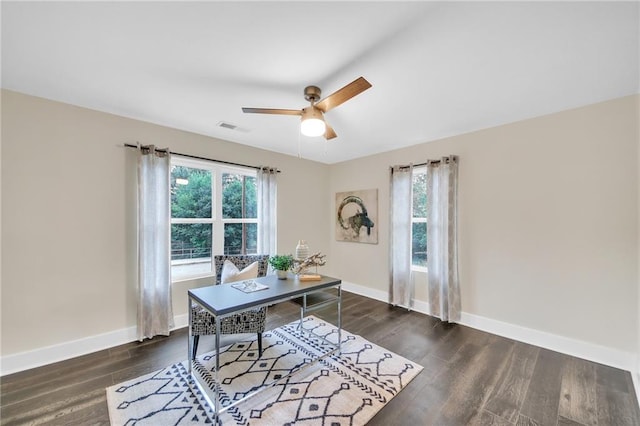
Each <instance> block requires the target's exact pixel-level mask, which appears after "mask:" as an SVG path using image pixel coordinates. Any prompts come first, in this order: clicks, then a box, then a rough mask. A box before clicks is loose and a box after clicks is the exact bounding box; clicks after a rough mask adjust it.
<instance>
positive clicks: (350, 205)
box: [335, 189, 378, 244]
mask: <svg viewBox="0 0 640 426" xmlns="http://www.w3.org/2000/svg"><path fill="white" fill-rule="evenodd" d="M377 221H378V190H377V189H365V190H361V191H349V192H338V193H336V224H335V227H336V240H337V241H351V242H354V243H368V244H378V228H377V227H376V222H377Z"/></svg>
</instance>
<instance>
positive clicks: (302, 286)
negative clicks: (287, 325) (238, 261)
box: [189, 275, 342, 315]
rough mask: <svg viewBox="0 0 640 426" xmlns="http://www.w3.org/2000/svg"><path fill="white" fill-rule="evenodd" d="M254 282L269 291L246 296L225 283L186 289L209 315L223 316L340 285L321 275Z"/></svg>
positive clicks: (274, 277) (271, 277)
mask: <svg viewBox="0 0 640 426" xmlns="http://www.w3.org/2000/svg"><path fill="white" fill-rule="evenodd" d="M255 281H257V282H259V283H260V284H264V285H266V286H268V287H269V288H267V289H264V290H259V291H254V292H252V293H245V292H243V291H242V290H238V289H237V288H233V287H232V286H231V285H229V283H227V284H221V285H213V286H208V287H200V288H196V289H192V290H189V296H190V297H191V298H192V299H193V300H195V301H196V302H198V303H199V304H201V305H202V306H204V307H205V308H207V309H208V310H209V311H210V312H211V313H212V314H214V315H226V314H230V313H233V312H239V311H244V310H246V309H251V308H255V307H258V306H262V305H265V304H269V303H271V302H276V301H282V300H283V299H288V298H294V297H297V296H301V295H303V294H304V293H309V292H311V291H316V290H322V289H324V288H329V287H335V286H337V285H339V284H341V283H342V280H340V279H338V278H332V277H327V276H324V275H323V276H322V279H321V280H320V281H299V280H298V279H297V278H296V277H295V276H293V275H289V278H288V279H286V280H279V279H278V278H277V277H276V276H275V275H267V276H266V277H260V278H256V279H255Z"/></svg>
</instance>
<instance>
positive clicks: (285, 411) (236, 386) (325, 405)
mask: <svg viewBox="0 0 640 426" xmlns="http://www.w3.org/2000/svg"><path fill="white" fill-rule="evenodd" d="M304 330H305V331H304V332H301V331H300V329H299V321H294V322H292V323H290V324H287V325H285V326H282V327H278V328H276V329H274V330H271V331H268V332H265V333H263V337H262V339H263V354H262V356H261V357H258V350H257V342H256V341H255V340H246V341H241V342H236V343H234V344H231V345H229V346H227V347H225V348H222V349H221V350H220V371H219V376H218V378H219V382H220V387H219V391H220V395H221V397H220V401H221V405H222V406H223V407H228V406H229V405H231V404H232V403H233V402H234V401H237V400H239V399H241V398H242V397H243V396H245V395H246V394H247V393H251V392H253V391H255V390H256V389H258V388H260V387H263V386H264V384H265V383H271V382H274V381H275V382H276V383H275V384H273V385H271V386H269V387H266V388H265V389H264V390H261V391H260V392H259V393H258V394H256V395H253V396H251V397H250V398H248V399H247V400H245V401H242V402H240V403H239V404H236V405H234V406H233V407H231V408H228V409H227V411H224V412H223V413H222V414H220V416H219V418H218V419H217V421H216V419H215V416H214V414H213V411H212V410H211V408H210V407H209V406H208V404H207V403H206V400H205V398H204V396H203V395H202V394H201V392H200V391H199V389H198V388H197V387H196V386H194V384H193V379H192V378H191V377H190V375H189V374H188V364H187V362H186V361H183V362H180V363H177V364H174V365H171V366H169V367H166V368H163V369H161V370H158V371H156V372H153V373H150V374H146V375H144V376H141V377H138V378H136V379H132V380H129V381H126V382H123V383H120V384H117V385H115V386H111V387H109V388H107V390H106V392H107V403H108V407H109V417H110V420H111V424H112V425H114V426H116V425H154V426H156V425H162V426H164V425H200V424H209V425H212V424H218V425H224V426H226V425H268V426H272V425H305V426H307V425H309V426H310V425H322V426H325V425H326V426H338V425H364V424H366V423H367V422H368V421H369V420H370V419H371V418H372V417H373V416H374V415H375V414H376V413H377V412H378V411H379V410H380V409H381V408H382V407H384V405H385V404H387V403H388V402H389V401H390V400H391V399H392V398H393V397H394V396H396V395H397V394H398V392H400V391H401V390H402V389H403V388H404V387H405V386H406V385H407V384H408V383H409V382H410V381H411V380H412V379H413V378H414V377H416V376H417V375H418V373H420V371H422V367H421V366H419V365H418V364H416V363H414V362H412V361H409V360H407V359H406V358H403V357H401V356H399V355H397V354H395V353H393V352H391V351H388V350H386V349H384V348H382V347H380V346H377V345H375V344H373V343H371V342H369V341H367V340H365V339H363V338H362V337H360V336H357V335H355V334H351V333H349V332H347V331H345V330H342V338H341V340H342V349H341V351H340V353H338V352H335V353H334V354H332V355H329V356H327V357H325V358H323V359H322V360H320V361H317V362H315V363H311V364H309V365H308V366H306V367H304V368H302V369H299V368H300V367H301V366H302V365H307V364H308V362H309V360H310V359H312V358H316V357H318V356H319V355H322V354H326V353H327V352H328V351H329V350H330V349H331V348H332V347H331V345H330V344H328V343H326V342H325V341H323V340H322V339H319V338H317V337H315V336H314V335H312V334H310V333H309V331H312V332H313V333H314V334H315V335H319V336H323V337H324V338H325V339H326V340H328V341H329V342H331V343H333V344H335V343H337V339H338V333H337V328H336V327H335V326H333V325H332V324H329V323H326V322H324V321H322V320H320V319H318V318H317V317H314V316H309V317H307V318H305V321H304ZM214 363H215V356H214V355H213V353H211V352H210V353H206V354H203V355H200V356H198V357H197V359H196V360H195V361H194V366H193V368H194V369H195V370H197V371H198V372H199V373H200V374H201V375H202V376H203V377H205V378H207V377H208V376H209V377H210V375H211V374H213V373H211V372H212V370H213V367H214V365H215V364H214ZM294 369H299V370H298V371H296V372H295V373H293V374H292V375H291V376H290V377H287V378H284V379H281V378H282V377H284V376H286V375H288V374H289V373H290V372H291V371H292V370H294ZM207 382H209V383H213V380H207ZM209 386H211V384H210V385H209Z"/></svg>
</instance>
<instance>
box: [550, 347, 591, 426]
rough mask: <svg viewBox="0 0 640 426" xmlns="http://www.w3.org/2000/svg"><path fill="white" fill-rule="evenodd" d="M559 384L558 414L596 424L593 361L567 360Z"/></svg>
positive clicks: (569, 418)
mask: <svg viewBox="0 0 640 426" xmlns="http://www.w3.org/2000/svg"><path fill="white" fill-rule="evenodd" d="M561 386H562V392H561V395H560V406H559V407H558V416H560V417H563V418H564V419H566V420H571V421H574V422H576V423H578V424H582V425H585V426H595V425H597V424H598V418H597V414H596V411H597V407H596V369H595V365H594V363H592V362H588V361H585V360H581V359H577V358H572V359H569V360H567V362H566V363H565V365H564V369H563V372H562V384H561Z"/></svg>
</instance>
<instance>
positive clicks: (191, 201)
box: [171, 157, 258, 281]
mask: <svg viewBox="0 0 640 426" xmlns="http://www.w3.org/2000/svg"><path fill="white" fill-rule="evenodd" d="M256 200H257V198H256V172H255V171H254V170H245V169H233V168H229V167H226V166H222V165H219V164H216V163H213V162H208V161H197V160H191V159H183V158H179V157H178V158H173V159H172V160H171V277H172V280H173V281H180V280H184V279H189V278H197V277H205V276H210V275H212V274H213V264H212V258H213V257H212V254H252V253H256V252H257V235H258V218H257V201H256Z"/></svg>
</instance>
